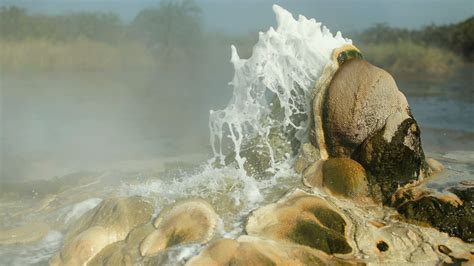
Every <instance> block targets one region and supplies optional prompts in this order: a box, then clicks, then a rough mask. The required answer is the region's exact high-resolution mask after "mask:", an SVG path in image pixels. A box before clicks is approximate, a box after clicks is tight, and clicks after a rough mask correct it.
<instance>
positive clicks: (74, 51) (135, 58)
mask: <svg viewBox="0 0 474 266" xmlns="http://www.w3.org/2000/svg"><path fill="white" fill-rule="evenodd" d="M200 20H201V19H200V9H199V7H198V6H197V5H195V4H194V2H193V1H191V0H183V1H171V0H169V1H162V2H161V4H160V5H159V6H158V7H156V8H147V9H145V10H142V11H141V12H140V13H139V14H138V15H137V16H136V18H135V19H134V20H133V21H132V22H131V23H130V24H129V25H127V24H124V23H122V22H121V21H120V18H119V17H118V16H117V15H115V14H111V13H101V12H76V13H67V14H64V15H59V16H48V15H41V14H29V13H28V12H27V11H26V10H25V9H22V8H18V7H2V8H0V51H1V52H0V65H1V66H2V70H21V69H48V70H49V69H63V70H64V69H66V70H67V69H70V70H99V69H117V68H130V67H150V66H166V67H168V66H169V65H172V64H175V63H177V62H180V61H186V62H189V60H190V59H194V58H196V57H197V56H198V55H199V54H201V53H199V51H198V50H199V49H202V47H203V45H201V43H202V41H203V40H204V39H205V38H204V33H203V31H202V29H201V23H200Z"/></svg>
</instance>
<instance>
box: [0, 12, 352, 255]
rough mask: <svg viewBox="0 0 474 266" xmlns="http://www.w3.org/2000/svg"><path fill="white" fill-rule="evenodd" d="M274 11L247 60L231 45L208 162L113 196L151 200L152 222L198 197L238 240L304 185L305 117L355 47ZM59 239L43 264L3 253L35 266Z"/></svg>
mask: <svg viewBox="0 0 474 266" xmlns="http://www.w3.org/2000/svg"><path fill="white" fill-rule="evenodd" d="M273 10H274V12H275V14H276V18H277V22H278V26H277V28H276V30H275V29H273V28H270V29H269V30H268V31H267V32H264V33H260V34H259V40H258V43H257V44H256V45H255V46H254V48H253V52H252V56H251V57H250V58H249V59H240V58H239V56H238V54H237V50H236V48H235V47H234V46H232V56H231V62H232V64H233V65H234V68H235V75H234V78H233V80H232V82H231V83H230V84H231V85H232V86H233V96H232V99H231V101H230V103H229V104H228V106H227V107H226V108H225V109H223V110H218V111H211V112H210V119H209V127H210V138H211V146H212V149H213V152H214V157H213V158H212V159H211V161H210V163H206V164H204V165H202V166H201V167H198V168H196V169H193V170H192V171H191V172H187V173H186V172H180V173H177V174H175V175H171V174H163V175H160V176H159V178H153V177H144V179H143V180H142V179H140V182H139V183H137V182H131V183H126V182H124V183H121V185H120V187H119V188H118V189H117V190H116V192H117V194H119V195H124V196H133V195H141V196H145V197H147V198H149V199H152V201H154V203H155V206H156V207H155V214H154V216H156V215H157V214H158V213H159V212H160V210H161V209H162V208H163V207H164V206H167V205H170V204H172V203H174V202H176V201H179V200H181V199H184V198H196V197H199V198H203V199H205V200H206V201H208V202H209V203H210V204H211V205H212V206H213V207H214V208H215V210H216V212H217V213H218V214H219V216H220V217H221V218H222V221H221V222H222V224H223V225H222V229H221V230H219V231H220V232H219V234H220V235H221V236H225V237H230V238H236V237H238V236H239V235H240V234H242V233H243V230H244V217H246V216H247V215H248V213H249V212H250V211H251V210H252V209H254V208H256V207H258V206H261V205H262V204H267V203H270V202H274V201H276V200H277V199H279V198H281V196H282V195H283V194H284V193H286V192H287V190H288V189H290V188H296V187H298V186H301V185H302V184H301V181H300V179H299V178H295V173H294V170H293V167H292V163H291V162H292V161H293V159H294V157H295V155H296V153H297V152H298V150H299V148H300V146H301V144H303V143H305V142H307V136H308V133H309V132H308V131H309V128H310V120H311V117H310V116H309V115H308V114H310V113H311V98H312V95H314V87H315V84H316V82H317V81H318V79H319V78H320V77H321V75H322V73H323V70H324V68H325V66H326V65H327V64H328V63H330V62H331V61H332V52H333V50H334V49H336V48H339V47H341V46H343V45H345V44H351V43H352V41H351V40H349V39H344V38H343V37H342V36H341V33H340V32H338V33H337V34H336V35H332V34H331V33H330V32H329V30H328V29H327V28H326V27H324V26H322V24H321V23H318V22H316V21H315V20H314V19H307V18H305V17H304V16H299V18H298V20H295V19H294V18H293V17H292V15H291V14H290V13H289V12H288V11H286V10H284V9H283V8H281V7H279V6H276V5H275V6H273ZM275 139H277V140H278V141H280V142H281V143H283V144H285V145H289V146H291V147H292V148H293V149H290V150H288V149H284V148H283V149H282V146H281V145H278V144H277V145H276V144H275ZM283 146H284V145H283ZM245 149H260V152H261V153H266V154H268V155H269V157H270V160H269V161H270V164H269V167H268V169H267V172H270V173H271V176H270V178H264V179H262V178H258V177H257V178H256V177H255V176H251V175H250V174H248V173H247V172H246V171H243V170H244V164H245V162H246V160H251V158H248V156H246V155H245V153H244V152H243V151H245ZM231 153H233V154H234V156H233V158H232V159H233V161H235V164H232V165H228V166H225V167H214V166H215V165H216V164H215V163H220V164H221V165H224V164H225V159H226V156H227V155H229V154H231ZM235 166H237V167H235ZM91 196H92V194H91ZM97 196H99V195H95V197H97ZM100 197H102V196H100ZM99 202H100V199H98V198H90V199H89V200H85V201H84V200H83V199H82V202H80V203H78V204H76V205H73V206H69V207H68V208H66V209H67V211H68V212H67V213H65V212H63V213H61V215H62V216H61V217H63V219H65V221H66V222H68V223H70V222H73V221H75V220H77V219H78V218H79V216H80V215H81V214H83V213H84V212H85V211H87V210H88V209H90V208H91V207H93V206H95V205H97V204H98V203H99ZM51 215H52V216H54V214H51ZM61 240H62V235H60V234H59V233H55V234H52V235H50V236H48V237H47V238H45V240H44V241H49V242H47V243H46V242H42V243H40V245H42V252H43V251H44V252H43V253H44V254H43V253H41V254H43V255H44V256H43V255H42V257H40V258H36V257H32V256H26V255H25V254H23V253H21V252H20V250H19V249H10V248H8V249H5V250H4V251H3V253H4V254H10V255H9V256H10V257H12V258H15V257H22V259H28V263H26V264H29V263H36V262H37V261H44V260H47V259H48V258H49V257H50V256H51V255H52V254H53V253H55V252H57V251H58V249H59V245H60V242H61ZM45 243H46V244H45ZM32 248H34V249H36V248H37V246H36V245H33V246H32ZM201 248H202V247H201V246H199V247H196V246H190V247H183V248H176V250H174V251H172V252H170V254H169V255H170V256H171V258H170V260H171V261H173V263H174V262H180V263H181V262H183V260H185V258H188V257H189V256H190V255H192V254H196V253H197V252H199V250H200V249H201ZM0 251H1V250H0ZM0 253H2V252H0ZM20 253H21V256H20V255H19V254H20ZM21 262H23V261H21ZM0 264H1V263H0Z"/></svg>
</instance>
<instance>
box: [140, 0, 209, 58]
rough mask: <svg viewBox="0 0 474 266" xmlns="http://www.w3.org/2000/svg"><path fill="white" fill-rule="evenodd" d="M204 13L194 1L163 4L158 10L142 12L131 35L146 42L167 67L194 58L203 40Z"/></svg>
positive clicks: (169, 1)
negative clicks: (202, 18)
mask: <svg viewBox="0 0 474 266" xmlns="http://www.w3.org/2000/svg"><path fill="white" fill-rule="evenodd" d="M200 15H201V9H200V8H199V6H197V5H196V4H195V2H194V1H192V0H183V1H171V0H168V1H162V2H161V4H160V6H159V7H158V8H147V9H144V10H142V11H141V12H140V13H139V14H138V15H137V16H136V18H135V19H134V21H133V22H132V25H131V31H132V32H131V34H132V36H135V37H136V38H138V39H141V40H143V41H145V42H146V44H147V45H148V46H149V47H150V48H152V49H153V51H154V53H155V55H157V56H158V55H163V56H164V58H163V56H162V58H161V59H164V60H165V61H166V62H167V63H169V61H170V60H179V58H181V57H189V56H194V55H195V51H196V49H195V48H196V47H197V46H200V45H201V43H202V40H203V33H202V29H201V17H200Z"/></svg>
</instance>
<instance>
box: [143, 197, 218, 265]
mask: <svg viewBox="0 0 474 266" xmlns="http://www.w3.org/2000/svg"><path fill="white" fill-rule="evenodd" d="M217 220H218V216H217V214H216V213H215V211H214V209H213V208H212V206H211V205H209V203H207V202H206V201H204V200H201V199H194V200H186V201H182V202H178V203H177V204H175V205H173V206H172V207H171V208H169V209H167V210H163V211H162V212H161V213H160V215H159V216H158V218H157V219H156V221H155V223H154V225H155V228H156V230H154V231H153V232H151V234H150V235H148V236H147V237H146V238H145V239H144V240H143V242H142V243H141V245H140V253H141V255H142V256H147V257H151V256H155V255H157V254H158V253H159V252H161V251H164V250H166V249H167V248H170V247H173V246H176V245H182V244H190V243H206V242H208V241H209V240H211V239H212V237H213V235H214V231H215V227H216V224H217Z"/></svg>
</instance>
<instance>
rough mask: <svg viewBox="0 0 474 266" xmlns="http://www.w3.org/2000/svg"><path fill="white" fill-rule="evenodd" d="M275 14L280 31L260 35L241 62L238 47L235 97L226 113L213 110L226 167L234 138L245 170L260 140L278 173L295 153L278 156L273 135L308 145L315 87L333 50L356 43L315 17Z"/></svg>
mask: <svg viewBox="0 0 474 266" xmlns="http://www.w3.org/2000/svg"><path fill="white" fill-rule="evenodd" d="M273 11H274V12H275V15H276V19H277V22H278V27H277V29H276V30H274V29H273V28H270V29H269V30H268V31H267V32H265V33H262V32H260V33H259V40H258V43H257V44H256V45H255V46H254V47H253V52H252V56H251V57H250V58H249V59H240V58H239V55H238V54H237V50H236V48H235V47H234V46H232V57H231V62H232V64H233V65H234V68H235V74H234V78H233V80H232V82H230V85H232V86H233V96H232V99H231V101H230V103H229V104H228V106H227V107H226V108H225V109H223V110H219V111H212V110H211V111H210V119H209V128H210V136H211V146H212V149H213V152H214V160H215V161H217V162H219V163H221V164H224V160H225V155H226V153H228V152H229V150H226V144H227V142H228V141H229V140H230V144H231V145H230V146H231V148H230V152H234V153H235V161H236V162H237V165H238V167H239V169H243V168H244V163H245V161H246V160H247V158H245V156H242V155H241V151H242V149H243V148H244V147H245V145H246V144H249V143H250V142H251V141H252V140H254V139H256V138H257V139H258V140H259V141H258V143H259V144H260V147H262V148H263V149H265V152H267V153H268V154H269V156H270V162H271V169H269V170H270V171H272V172H274V171H275V170H277V169H278V168H279V165H280V164H281V163H282V162H283V161H284V159H288V158H289V157H290V158H291V157H292V156H293V157H294V155H295V153H293V154H285V155H286V156H278V154H277V152H278V151H276V150H274V145H272V139H271V137H272V136H271V135H272V133H273V132H278V133H277V134H278V135H279V136H278V137H279V138H281V139H283V141H285V142H287V143H288V142H291V141H296V143H297V144H299V145H301V144H302V143H304V142H306V141H307V140H306V139H305V138H307V136H308V130H309V126H310V122H309V121H310V117H309V116H308V115H307V114H310V112H311V105H310V103H311V98H312V97H311V95H312V94H313V93H314V92H313V88H314V86H315V83H316V81H317V80H318V78H319V77H320V76H321V74H322V71H323V69H324V67H325V66H326V64H328V63H329V62H331V55H332V51H333V50H334V49H336V48H339V47H341V46H343V45H345V44H352V41H351V40H349V39H345V38H343V37H342V35H341V33H340V32H337V34H336V35H335V36H333V35H332V34H331V32H330V31H329V30H328V29H327V28H326V27H325V26H322V25H321V23H319V22H316V20H314V19H307V18H306V17H304V16H302V15H300V16H299V17H298V20H295V19H293V17H292V15H291V14H290V13H289V12H288V11H286V10H285V9H283V8H281V7H279V6H277V5H274V6H273ZM299 145H298V147H297V149H299ZM288 155H289V156H288Z"/></svg>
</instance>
